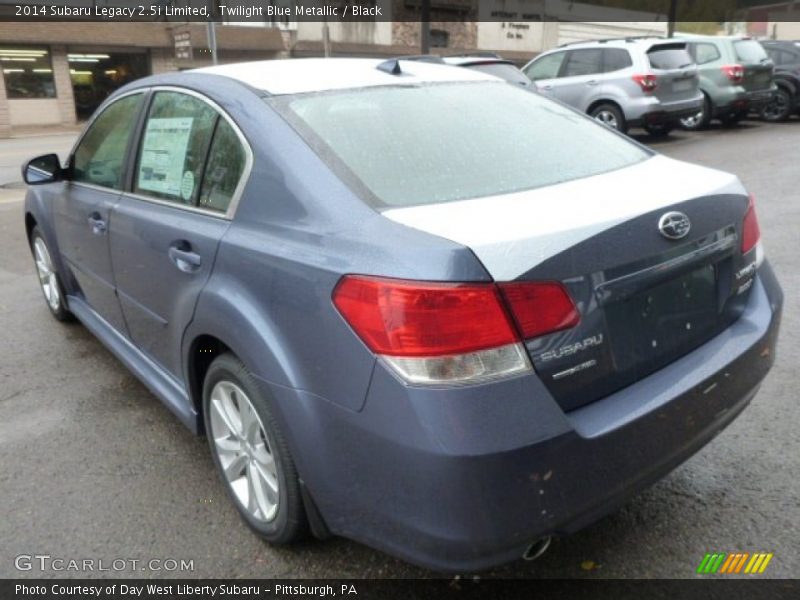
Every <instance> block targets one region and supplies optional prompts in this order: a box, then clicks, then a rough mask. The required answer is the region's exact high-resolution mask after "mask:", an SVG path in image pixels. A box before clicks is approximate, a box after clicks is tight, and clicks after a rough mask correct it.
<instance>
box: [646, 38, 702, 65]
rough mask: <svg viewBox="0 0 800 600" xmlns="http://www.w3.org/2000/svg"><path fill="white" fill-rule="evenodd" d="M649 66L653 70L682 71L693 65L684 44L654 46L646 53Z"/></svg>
mask: <svg viewBox="0 0 800 600" xmlns="http://www.w3.org/2000/svg"><path fill="white" fill-rule="evenodd" d="M647 58H649V59H650V66H651V67H653V68H654V69H663V70H667V69H683V68H685V67H688V66H690V65H692V64H693V63H694V60H692V57H691V56H689V52H688V51H687V50H686V46H685V45H684V44H680V45H674V44H673V45H664V46H654V47H653V48H651V49H650V50H648V51H647Z"/></svg>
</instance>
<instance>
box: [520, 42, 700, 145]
mask: <svg viewBox="0 0 800 600" xmlns="http://www.w3.org/2000/svg"><path fill="white" fill-rule="evenodd" d="M522 71H523V72H524V73H525V74H526V75H527V76H528V77H529V78H530V79H532V80H533V81H535V82H536V84H537V86H538V88H539V91H540V92H541V93H543V94H547V95H549V96H552V97H553V98H556V99H558V100H561V101H562V102H564V103H566V104H569V105H570V106H573V107H574V108H576V109H578V110H580V111H583V112H585V113H587V114H589V115H591V116H592V117H594V118H595V119H597V120H598V121H601V122H603V123H605V124H606V125H609V126H611V127H613V128H615V129H617V130H618V131H621V132H623V133H624V132H626V131H627V130H628V128H630V127H643V128H644V129H645V130H646V131H647V132H648V133H650V134H652V135H665V134H667V133H669V132H670V131H671V130H672V129H673V128H674V127H675V126H676V125H677V124H678V121H679V119H680V118H681V117H686V116H691V115H694V114H696V113H697V111H698V110H699V109H700V108H701V107H702V103H703V96H702V94H700V92H699V90H698V79H697V69H696V67H695V65H694V61H693V60H692V58H691V57H690V56H689V54H688V53H687V52H686V43H685V42H683V41H675V40H666V39H663V38H626V39H617V40H600V41H594V42H581V43H576V44H569V45H567V46H561V47H559V48H556V49H555V50H552V51H550V52H545V53H544V54H540V55H539V56H537V57H536V58H535V59H533V60H532V61H531V62H529V63H528V64H527V65H525V66H524V67H523V69H522Z"/></svg>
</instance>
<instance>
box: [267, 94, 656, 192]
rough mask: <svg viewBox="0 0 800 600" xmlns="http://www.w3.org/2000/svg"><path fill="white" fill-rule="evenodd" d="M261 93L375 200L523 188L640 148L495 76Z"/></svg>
mask: <svg viewBox="0 0 800 600" xmlns="http://www.w3.org/2000/svg"><path fill="white" fill-rule="evenodd" d="M266 101H267V102H269V103H271V104H272V105H273V106H274V107H275V108H276V109H277V110H278V111H279V112H281V114H283V116H284V117H285V118H286V119H287V120H288V121H289V122H290V123H291V124H292V125H293V126H294V127H295V129H296V130H297V131H298V132H299V133H300V134H301V135H302V136H303V137H304V138H305V139H306V140H307V141H308V142H309V144H310V145H311V146H312V147H313V148H314V149H315V151H316V152H317V153H318V154H319V155H320V156H321V157H322V158H323V160H326V161H327V162H328V164H329V165H331V167H332V168H333V169H334V170H335V171H336V172H337V173H338V174H339V176H340V177H342V179H344V180H345V181H346V182H347V183H348V184H349V185H351V187H354V189H356V191H358V192H360V193H361V195H362V197H364V199H365V200H366V201H368V202H369V203H370V204H372V205H374V206H376V207H399V206H411V205H417V204H434V203H439V202H450V201H454V200H462V199H466V198H476V197H481V196H493V195H497V194H505V193H510V192H515V191H520V190H526V189H532V188H537V187H541V186H546V185H552V184H555V183H559V182H563V181H570V180H572V179H578V178H581V177H588V176H590V175H596V174H599V173H605V172H607V171H612V170H615V169H620V168H622V167H626V166H628V165H632V164H635V163H638V162H640V161H643V160H645V159H647V158H648V157H649V156H650V154H649V153H648V152H647V151H646V150H644V149H643V148H641V147H640V146H637V145H636V144H634V143H632V142H629V141H628V140H626V139H625V138H623V137H622V136H620V135H617V134H615V133H613V132H611V131H610V130H608V129H606V128H605V126H603V125H599V124H597V123H595V122H594V121H592V120H590V119H588V118H586V117H585V116H583V115H581V114H578V113H576V112H575V111H573V110H571V109H569V108H567V107H565V106H562V105H560V104H557V103H555V102H553V101H552V100H548V99H546V98H543V97H541V96H539V95H538V94H531V93H530V92H528V91H526V90H525V89H524V88H522V87H517V86H513V85H508V84H507V83H502V82H459V83H441V84H427V85H414V86H411V85H402V86H386V87H374V88H361V89H356V90H345V91H333V92H321V93H313V94H300V95H295V96H278V97H273V98H267V99H266Z"/></svg>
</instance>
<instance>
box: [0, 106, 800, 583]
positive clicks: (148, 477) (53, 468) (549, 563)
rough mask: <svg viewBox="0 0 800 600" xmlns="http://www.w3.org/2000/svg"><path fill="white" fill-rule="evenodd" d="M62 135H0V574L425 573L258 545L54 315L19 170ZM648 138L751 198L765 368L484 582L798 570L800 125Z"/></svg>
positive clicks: (342, 553)
mask: <svg viewBox="0 0 800 600" xmlns="http://www.w3.org/2000/svg"><path fill="white" fill-rule="evenodd" d="M72 138H73V136H72V135H64V136H50V137H47V138H30V139H26V140H0V175H2V177H3V179H2V180H0V339H2V341H3V346H2V358H0V507H2V508H0V515H2V519H0V539H1V540H3V543H2V544H0V577H26V576H29V577H38V576H41V575H42V573H41V572H39V571H38V570H35V569H34V570H32V571H24V572H20V571H18V570H16V569H15V566H14V559H15V557H16V556H17V555H20V554H47V555H50V556H52V557H61V558H66V559H71V558H74V559H84V558H93V559H103V560H104V561H106V562H108V563H110V562H111V561H113V560H114V559H118V558H123V559H144V560H147V559H151V558H155V559H162V560H163V559H176V560H178V561H180V560H181V559H184V560H192V561H193V564H194V571H188V572H170V573H167V572H163V571H162V572H159V571H151V570H149V571H145V572H139V571H138V570H137V571H131V570H123V571H120V572H114V571H111V572H104V573H95V574H96V575H102V576H106V577H107V576H115V575H119V576H131V575H134V576H163V575H169V576H186V577H225V578H229V577H230V578H234V577H427V576H432V575H435V574H433V573H430V572H427V571H424V570H421V569H418V568H416V567H413V566H410V565H408V564H405V563H403V562H401V561H398V560H395V559H392V558H390V557H388V556H386V555H384V554H381V553H379V552H376V551H373V550H371V549H369V548H366V547H364V546H361V545H359V544H356V543H353V542H349V541H346V540H341V539H334V540H329V541H325V542H308V543H305V544H302V545H299V546H294V547H291V548H284V549H275V548H272V547H270V546H268V545H266V544H264V543H262V542H261V541H259V540H258V539H257V538H256V537H254V536H253V535H251V534H250V533H249V531H248V530H247V529H246V527H245V526H244V525H243V524H242V523H241V522H240V520H239V517H238V515H237V514H236V512H235V510H234V508H233V506H232V505H231V504H230V502H229V501H228V500H227V498H226V497H225V493H224V490H223V488H222V485H221V484H220V483H219V482H218V481H217V475H216V473H215V472H214V468H213V464H212V461H211V457H210V455H209V453H208V448H207V446H206V442H205V440H204V439H199V438H195V437H194V436H192V435H191V434H190V433H189V432H188V431H187V430H186V429H184V427H183V426H182V425H181V424H180V423H179V422H178V421H177V420H176V419H175V418H174V417H173V416H172V414H171V413H170V412H169V411H168V410H167V409H166V408H165V407H164V406H163V405H162V404H161V403H160V402H159V401H158V400H157V399H156V398H155V397H154V396H153V395H152V394H150V393H149V392H148V391H147V390H146V389H145V387H144V386H143V385H142V384H140V383H139V382H138V381H137V380H136V379H135V378H134V377H133V376H132V375H131V374H130V373H129V372H128V371H127V370H126V369H125V368H124V367H123V366H122V365H121V364H120V363H119V362H118V361H117V360H116V359H115V358H114V357H113V356H112V355H111V354H110V353H109V352H108V351H106V350H105V348H104V347H103V346H102V345H101V344H100V342H98V341H97V340H96V339H95V338H94V337H92V336H91V335H90V334H89V333H88V332H87V331H86V330H85V329H84V328H83V327H81V326H80V325H77V324H74V325H68V326H64V325H62V324H60V323H57V322H56V321H55V320H53V319H52V318H51V317H50V316H49V314H48V311H47V308H46V306H45V304H44V301H43V300H42V298H41V292H40V290H39V288H38V282H37V278H36V275H35V273H34V268H33V263H32V261H31V258H30V254H29V251H28V248H27V245H26V240H25V234H24V227H23V222H22V202H21V198H22V190H21V189H19V187H18V186H15V185H14V181H16V179H18V177H15V176H14V173H15V172H16V173H18V167H19V164H20V163H21V162H22V161H23V160H24V159H25V158H27V157H29V156H31V155H34V154H37V153H44V152H47V151H49V150H58V151H62V152H63V149H64V148H67V147H68V146H69V144H70V142H71V140H72ZM638 139H640V141H642V142H644V143H648V144H649V143H651V140H649V139H648V138H647V137H646V136H642V137H641V138H638ZM653 147H655V148H656V149H657V150H658V151H660V152H662V153H664V154H666V155H668V156H671V157H673V158H678V159H683V160H688V161H693V162H697V163H700V164H703V165H706V166H710V167H716V168H721V169H724V170H728V171H732V172H734V173H736V174H737V175H739V177H740V178H741V179H742V181H743V182H744V183H745V185H746V186H747V187H748V188H749V190H750V191H751V192H753V193H754V194H755V196H756V202H757V209H758V215H759V220H760V223H761V230H762V238H763V240H764V243H765V247H766V251H767V256H768V258H769V260H770V261H771V262H772V265H773V267H774V268H775V271H776V272H777V274H778V277H779V279H780V281H781V283H782V285H783V288H784V291H785V292H786V304H785V308H784V316H783V326H782V331H781V338H780V342H779V349H778V352H779V354H778V358H777V362H776V365H775V368H774V370H773V371H772V373H771V374H770V376H769V377H768V379H767V380H766V382H765V383H764V385H763V387H762V389H761V392H760V393H759V395H758V396H757V397H756V399H755V400H754V402H753V403H752V404H751V406H750V407H749V408H748V409H747V410H746V411H745V412H744V413H743V414H742V415H741V417H740V418H739V419H738V420H737V421H735V422H734V423H733V424H732V425H731V426H730V427H729V428H728V429H727V430H725V431H724V432H723V433H722V434H721V435H720V436H719V437H717V438H716V439H715V440H714V441H712V442H711V444H709V445H708V446H707V447H706V448H704V449H703V450H702V451H701V452H700V453H699V454H697V455H696V456H694V457H693V458H692V459H690V460H689V461H688V462H686V463H685V464H683V465H682V466H681V467H679V468H678V469H677V470H676V471H674V472H673V473H672V474H671V475H669V476H668V477H667V478H666V479H664V480H662V481H661V482H660V483H658V484H656V485H655V486H654V487H653V488H651V489H650V490H648V491H647V492H645V493H643V494H641V495H640V496H638V497H636V498H634V499H633V500H632V501H631V502H630V503H628V504H627V505H626V506H625V507H624V508H623V509H622V510H620V511H619V512H617V513H616V514H614V515H612V516H609V517H607V518H605V519H603V520H602V521H600V522H598V523H596V524H594V525H593V526H591V527H589V528H588V529H586V530H584V531H582V532H581V533H579V534H576V535H574V536H572V537H569V538H566V539H558V540H555V541H554V543H553V545H552V546H551V548H550V550H549V551H548V552H547V553H546V554H545V555H544V556H543V557H542V558H541V559H539V560H537V561H535V562H522V561H519V562H516V563H514V564H511V565H508V566H506V567H502V568H499V569H495V570H494V571H492V572H490V573H482V574H481V577H489V576H504V577H662V578H667V577H670V578H671V577H675V578H683V577H693V576H695V575H694V572H695V569H696V567H697V565H698V564H699V562H700V560H701V559H702V558H703V555H704V554H705V553H706V552H716V551H723V552H738V551H744V552H756V551H768V552H773V553H774V558H773V560H772V562H771V563H770V566H769V569H768V570H767V571H766V573H765V574H764V575H763V576H771V577H796V576H797V574H798V572H799V571H798V569H799V568H800V546H799V545H798V541H797V540H798V539H800V535H799V534H800V477H798V473H800V435H798V424H800V400H799V399H798V394H797V387H798V383H800V375H799V374H798V370H797V359H796V357H797V356H798V354H800V298H798V294H796V293H794V292H795V290H800V243H799V242H800V235H798V232H800V179H798V165H800V162H799V161H798V157H800V150H799V149H800V119H797V118H795V119H793V120H792V121H790V122H787V123H781V124H774V125H772V124H763V123H759V122H755V121H748V122H745V123H743V124H742V125H741V126H740V127H737V128H734V129H723V128H719V127H714V128H712V129H711V130H709V131H706V132H702V133H686V132H676V133H674V134H673V135H672V136H670V137H669V138H668V139H666V140H663V141H659V142H658V143H655V144H653ZM7 184H11V185H10V186H7V187H6V188H3V187H2V186H3V185H7ZM658 192H659V185H658V182H657V181H649V182H643V183H642V187H641V193H642V194H657V193H658ZM486 510H487V511H491V510H492V507H490V506H487V507H486ZM45 575H50V576H53V575H55V576H73V577H74V576H85V575H91V573H74V572H53V571H49V572H46V573H45Z"/></svg>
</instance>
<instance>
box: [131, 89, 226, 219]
mask: <svg viewBox="0 0 800 600" xmlns="http://www.w3.org/2000/svg"><path fill="white" fill-rule="evenodd" d="M218 117H219V115H218V113H217V111H216V110H214V109H213V108H212V107H211V106H209V105H208V104H207V103H206V102H203V101H202V100H200V99H199V98H196V97H194V96H190V95H188V94H182V93H180V92H167V91H164V92H156V94H155V96H154V97H153V101H152V104H151V105H150V112H149V114H148V116H147V122H146V123H145V127H144V132H143V134H142V141H141V147H140V149H139V158H138V163H137V165H136V176H135V178H134V191H135V192H136V193H139V194H144V195H147V196H152V197H155V198H159V199H162V200H169V201H172V202H177V203H179V204H189V205H194V204H195V203H196V200H197V192H198V189H199V186H200V183H201V178H202V174H203V167H204V165H205V161H206V156H207V154H208V149H209V145H210V144H211V137H212V135H213V133H214V127H215V126H216V123H217V119H218Z"/></svg>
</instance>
